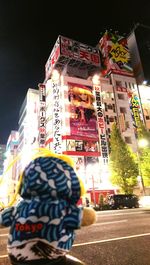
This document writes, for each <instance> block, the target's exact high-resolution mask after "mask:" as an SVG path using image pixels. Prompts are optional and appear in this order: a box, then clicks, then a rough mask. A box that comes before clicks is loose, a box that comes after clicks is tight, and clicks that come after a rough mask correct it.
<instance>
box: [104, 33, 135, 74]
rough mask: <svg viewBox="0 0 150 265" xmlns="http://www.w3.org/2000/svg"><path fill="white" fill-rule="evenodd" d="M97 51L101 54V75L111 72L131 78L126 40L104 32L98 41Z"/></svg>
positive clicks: (131, 70)
mask: <svg viewBox="0 0 150 265" xmlns="http://www.w3.org/2000/svg"><path fill="white" fill-rule="evenodd" d="M99 49H100V51H101V54H102V57H103V59H102V64H103V68H104V70H103V74H104V75H105V74H107V73H109V72H113V73H116V74H123V75H127V76H133V69H132V67H131V58H130V53H129V48H128V45H127V39H126V38H125V37H121V36H119V35H116V34H114V33H112V32H108V31H107V32H105V34H104V36H103V37H102V38H101V39H100V42H99Z"/></svg>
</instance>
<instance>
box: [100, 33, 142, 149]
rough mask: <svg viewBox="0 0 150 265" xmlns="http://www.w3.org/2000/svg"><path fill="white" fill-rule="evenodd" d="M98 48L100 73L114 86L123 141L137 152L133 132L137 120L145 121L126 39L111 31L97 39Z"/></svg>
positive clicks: (135, 135) (135, 138)
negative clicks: (100, 57)
mask: <svg viewBox="0 0 150 265" xmlns="http://www.w3.org/2000/svg"><path fill="white" fill-rule="evenodd" d="M99 48H100V52H101V54H102V65H103V71H102V74H103V76H104V77H106V76H107V78H109V80H110V83H111V84H112V87H113V95H114V105H115V106H114V108H115V111H116V114H115V119H116V121H117V122H118V124H119V127H120V131H121V133H122V136H123V138H124V140H125V142H126V143H127V144H129V146H130V147H131V148H132V150H133V151H136V150H137V144H136V140H137V132H136V129H137V127H138V126H139V124H140V121H143V122H144V116H143V109H142V105H141V100H140V95H139V89H138V85H137V82H136V79H135V77H134V73H133V69H132V67H131V58H130V53H129V48H128V44H127V39H126V38H125V37H122V36H119V35H117V34H114V33H112V32H105V34H104V36H103V37H102V38H101V39H100V42H99ZM106 109H108V107H107V103H106V107H105V110H106ZM105 113H106V112H105ZM106 117H107V114H106ZM109 120H110V118H109ZM106 122H107V121H106Z"/></svg>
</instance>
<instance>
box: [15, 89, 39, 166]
mask: <svg viewBox="0 0 150 265" xmlns="http://www.w3.org/2000/svg"><path fill="white" fill-rule="evenodd" d="M38 108H39V91H38V90H36V89H32V88H29V89H28V91H27V94H26V97H25V99H24V102H23V104H22V106H21V109H20V112H19V122H18V124H19V129H18V132H19V146H18V152H19V153H22V159H21V165H20V169H21V168H22V167H24V165H25V164H26V162H27V161H28V159H29V157H30V152H31V149H33V148H35V147H38V127H39V124H38V122H39V121H38V115H39V114H38V111H39V109H38Z"/></svg>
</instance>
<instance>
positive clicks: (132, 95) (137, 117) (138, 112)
mask: <svg viewBox="0 0 150 265" xmlns="http://www.w3.org/2000/svg"><path fill="white" fill-rule="evenodd" d="M128 98H129V105H130V109H131V113H132V119H133V126H134V128H135V136H136V137H137V128H138V127H140V124H141V122H143V115H142V107H141V103H140V98H139V96H138V91H137V89H132V90H128Z"/></svg>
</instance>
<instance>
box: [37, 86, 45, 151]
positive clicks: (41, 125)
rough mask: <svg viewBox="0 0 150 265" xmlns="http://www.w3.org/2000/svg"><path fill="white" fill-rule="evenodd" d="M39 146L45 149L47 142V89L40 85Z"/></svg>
mask: <svg viewBox="0 0 150 265" xmlns="http://www.w3.org/2000/svg"><path fill="white" fill-rule="evenodd" d="M38 86H39V96H40V100H39V101H40V103H39V146H40V147H45V140H46V88H45V85H44V84H39V85H38Z"/></svg>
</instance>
